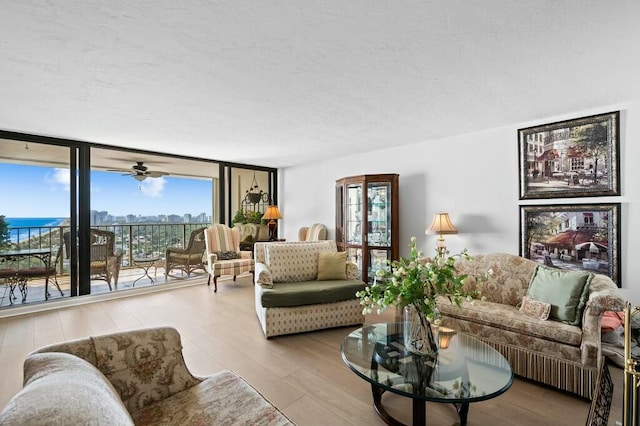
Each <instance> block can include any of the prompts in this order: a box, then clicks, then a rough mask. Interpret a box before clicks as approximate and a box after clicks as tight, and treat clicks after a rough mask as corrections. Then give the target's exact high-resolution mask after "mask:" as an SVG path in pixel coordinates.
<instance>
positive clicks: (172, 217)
mask: <svg viewBox="0 0 640 426" xmlns="http://www.w3.org/2000/svg"><path fill="white" fill-rule="evenodd" d="M167 222H169V223H182V216H178V215H177V214H170V215H168V216H167Z"/></svg>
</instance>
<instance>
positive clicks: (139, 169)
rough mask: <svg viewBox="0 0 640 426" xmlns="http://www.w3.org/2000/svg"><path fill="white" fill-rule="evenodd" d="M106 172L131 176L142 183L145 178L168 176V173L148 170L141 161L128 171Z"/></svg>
mask: <svg viewBox="0 0 640 426" xmlns="http://www.w3.org/2000/svg"><path fill="white" fill-rule="evenodd" d="M107 171H108V172H124V173H123V174H124V175H125V176H127V175H128V176H132V177H133V178H134V179H135V180H137V181H143V180H145V179H146V178H148V177H149V178H159V177H162V176H168V175H169V173H167V172H162V171H159V170H149V168H148V167H147V166H145V165H144V162H142V161H136V164H134V165H133V166H131V169H130V170H107Z"/></svg>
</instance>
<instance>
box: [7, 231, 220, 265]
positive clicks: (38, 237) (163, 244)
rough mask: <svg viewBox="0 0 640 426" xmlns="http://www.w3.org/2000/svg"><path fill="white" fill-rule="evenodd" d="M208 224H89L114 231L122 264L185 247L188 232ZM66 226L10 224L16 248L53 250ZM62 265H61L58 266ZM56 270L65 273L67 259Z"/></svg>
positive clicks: (29, 263)
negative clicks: (168, 248) (174, 248)
mask: <svg viewBox="0 0 640 426" xmlns="http://www.w3.org/2000/svg"><path fill="white" fill-rule="evenodd" d="M209 225H210V224H209V223H139V224H114V225H100V226H92V228H96V229H101V230H105V231H111V232H113V233H114V234H115V238H116V242H115V248H116V250H117V249H119V250H121V251H122V253H123V257H122V266H123V267H128V266H131V265H133V260H132V259H133V258H134V257H159V258H161V259H164V257H165V250H166V248H167V247H186V245H187V243H188V242H189V237H190V235H191V232H192V231H194V230H195V229H198V228H201V227H203V226H209ZM69 230H70V227H69V226H66V225H59V226H38V227H12V228H11V231H12V233H15V235H17V240H16V241H13V242H14V244H15V245H16V248H19V249H36V248H38V249H42V248H51V250H52V251H53V252H55V251H56V250H58V248H59V247H60V246H62V245H63V244H64V242H63V241H64V240H63V235H64V233H65V232H69ZM23 262H26V263H27V264H26V265H23V266H26V267H31V266H33V265H31V263H34V264H35V263H37V262H39V261H38V260H37V259H25V260H23ZM61 265H62V266H61ZM57 268H58V273H60V274H64V273H68V272H69V271H68V268H69V266H68V262H59V264H58V265H57Z"/></svg>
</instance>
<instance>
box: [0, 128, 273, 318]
mask: <svg viewBox="0 0 640 426" xmlns="http://www.w3.org/2000/svg"><path fill="white" fill-rule="evenodd" d="M254 169H255V170H254ZM231 170H234V173H233V174H232V173H231ZM225 175H226V176H225ZM254 176H255V177H256V182H258V181H259V184H258V183H256V185H252V182H251V180H252V179H253V177H254ZM275 176H276V170H275V169H264V168H261V167H255V168H254V167H252V166H244V165H237V164H233V165H221V164H220V163H219V162H216V161H214V160H205V159H198V158H191V157H176V156H168V155H165V154H161V153H152V152H146V151H136V150H124V149H118V148H114V147H107V146H103V145H93V144H87V143H81V142H76V141H68V140H61V139H53V138H43V137H38V136H31V135H22V134H15V133H9V132H2V131H0V188H1V190H0V191H1V192H0V216H5V217H6V219H5V220H6V221H7V222H8V224H9V228H10V232H11V240H12V241H10V244H11V245H10V246H8V247H7V248H1V249H0V253H2V251H4V252H7V251H11V250H9V249H12V248H15V249H18V248H20V249H32V248H36V247H38V248H40V249H42V250H45V249H47V248H48V249H49V250H50V253H51V259H50V261H49V262H50V263H51V265H53V266H54V267H55V268H56V275H55V276H48V277H47V278H48V279H47V281H48V283H47V284H46V288H45V284H44V282H45V280H44V279H39V280H38V279H32V280H29V281H23V283H24V284H25V285H24V289H26V290H27V291H28V294H27V296H26V297H25V298H24V301H25V303H39V302H42V301H45V300H52V299H59V298H61V297H69V296H76V295H84V294H96V293H101V292H108V291H116V290H126V289H129V288H134V287H140V286H146V285H158V284H163V283H166V282H170V281H171V280H172V279H186V278H188V277H187V275H185V274H184V273H183V271H181V270H179V269H178V270H173V271H166V270H165V269H164V266H165V252H166V250H167V248H168V247H184V246H186V245H187V244H188V240H189V238H190V235H191V233H192V231H194V230H196V229H197V228H201V227H205V226H208V225H210V224H211V223H216V222H222V223H227V224H229V225H231V217H230V214H228V213H227V210H226V209H229V208H231V207H232V206H233V208H234V209H238V208H239V207H241V206H242V205H243V204H242V203H243V201H244V198H243V195H246V194H239V193H238V191H241V192H246V191H247V190H249V189H250V188H249V186H251V187H252V188H253V187H254V186H260V187H261V188H262V187H264V188H265V191H264V193H265V194H267V193H271V192H273V189H272V188H273V182H274V180H275V179H276V178H275ZM225 181H226V182H227V183H231V182H235V184H234V187H233V188H230V187H229V186H228V185H225V184H224V182H225ZM244 186H247V188H245V189H242V188H243V187H244ZM270 196H271V195H270ZM264 199H265V200H267V199H269V200H271V198H268V197H267V196H265V198H264ZM265 202H267V201H265ZM261 203H263V202H262V201H261ZM267 204H268V202H267ZM252 207H253V208H255V209H258V210H259V209H260V207H259V205H255V206H254V205H252ZM43 221H44V222H43ZM108 238H112V245H113V247H112V248H109V250H111V249H112V250H113V252H114V253H113V254H114V255H115V256H112V257H111V258H109V259H108V260H107V263H108V262H112V263H113V262H114V261H115V262H116V263H117V266H118V268H117V269H118V271H117V273H116V271H115V269H114V268H115V267H114V266H113V265H111V268H108V267H106V266H105V267H103V268H101V267H99V263H100V262H99V261H98V260H99V259H96V258H95V256H104V252H105V250H107V249H106V248H103V247H102V246H105V247H106V246H109V240H108ZM58 256H59V257H58ZM0 258H1V256H0ZM25 258H27V259H28V261H26V260H24V259H22V260H21V261H20V262H21V263H20V262H19V263H15V259H13V260H12V262H14V263H12V265H11V266H12V267H15V268H23V267H35V266H36V264H37V261H38V257H37V256H36V257H33V256H30V257H29V256H26V257H25ZM5 259H8V257H7V256H5ZM100 259H102V258H100ZM114 259H115V260H114ZM6 264H7V263H6V262H4V263H3V265H4V266H6ZM3 265H0V269H2V268H3ZM96 265H98V266H96ZM165 272H169V273H168V274H167V275H165ZM198 274H206V272H205V271H204V269H202V270H199V271H196V272H195V275H196V276H197V275H198ZM116 276H117V277H116ZM54 279H55V284H53V282H54V281H53V280H54ZM9 281H11V282H9ZM12 283H13V284H15V285H13V284H12ZM58 287H59V289H58ZM9 293H11V294H12V295H11V296H9ZM0 297H2V300H0V308H2V307H5V306H20V305H21V304H22V302H23V295H22V293H20V285H19V283H17V281H16V279H13V278H12V279H9V280H8V279H7V278H6V277H4V278H3V277H0Z"/></svg>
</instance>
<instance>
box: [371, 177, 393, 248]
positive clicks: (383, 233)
mask: <svg viewBox="0 0 640 426" xmlns="http://www.w3.org/2000/svg"><path fill="white" fill-rule="evenodd" d="M367 201H368V206H367V243H368V244H369V246H370V247H389V246H391V209H390V203H391V184H390V183H389V182H379V183H378V182H373V183H369V184H368V185H367Z"/></svg>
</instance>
